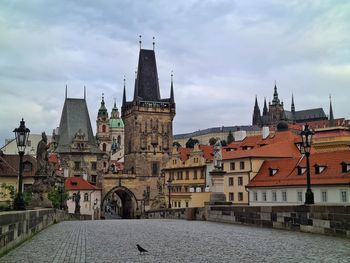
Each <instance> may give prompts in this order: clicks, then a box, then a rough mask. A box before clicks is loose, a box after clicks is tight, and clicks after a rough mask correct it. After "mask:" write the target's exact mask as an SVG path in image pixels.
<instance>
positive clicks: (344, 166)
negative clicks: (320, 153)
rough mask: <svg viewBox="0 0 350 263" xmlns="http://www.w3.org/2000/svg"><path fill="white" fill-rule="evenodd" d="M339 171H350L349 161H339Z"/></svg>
mask: <svg viewBox="0 0 350 263" xmlns="http://www.w3.org/2000/svg"><path fill="white" fill-rule="evenodd" d="M341 168H342V169H341V171H342V173H348V172H350V163H346V162H342V163H341Z"/></svg>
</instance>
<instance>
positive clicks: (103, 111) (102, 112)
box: [97, 93, 108, 118]
mask: <svg viewBox="0 0 350 263" xmlns="http://www.w3.org/2000/svg"><path fill="white" fill-rule="evenodd" d="M97 117H106V118H108V112H107V108H106V106H105V97H104V93H102V100H101V106H100V109H99V110H98V114H97Z"/></svg>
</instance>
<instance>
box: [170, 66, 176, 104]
mask: <svg viewBox="0 0 350 263" xmlns="http://www.w3.org/2000/svg"><path fill="white" fill-rule="evenodd" d="M173 77H174V74H173V71H171V84H170V102H171V103H174V102H175V98H174V84H173Z"/></svg>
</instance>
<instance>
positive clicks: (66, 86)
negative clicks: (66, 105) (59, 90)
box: [66, 84, 68, 99]
mask: <svg viewBox="0 0 350 263" xmlns="http://www.w3.org/2000/svg"><path fill="white" fill-rule="evenodd" d="M67 90H68V88H67V84H66V99H67Z"/></svg>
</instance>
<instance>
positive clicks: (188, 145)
mask: <svg viewBox="0 0 350 263" xmlns="http://www.w3.org/2000/svg"><path fill="white" fill-rule="evenodd" d="M197 143H199V141H198V140H197V139H192V137H191V138H189V139H188V141H187V142H186V148H194V146H195V145H196V144H197Z"/></svg>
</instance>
